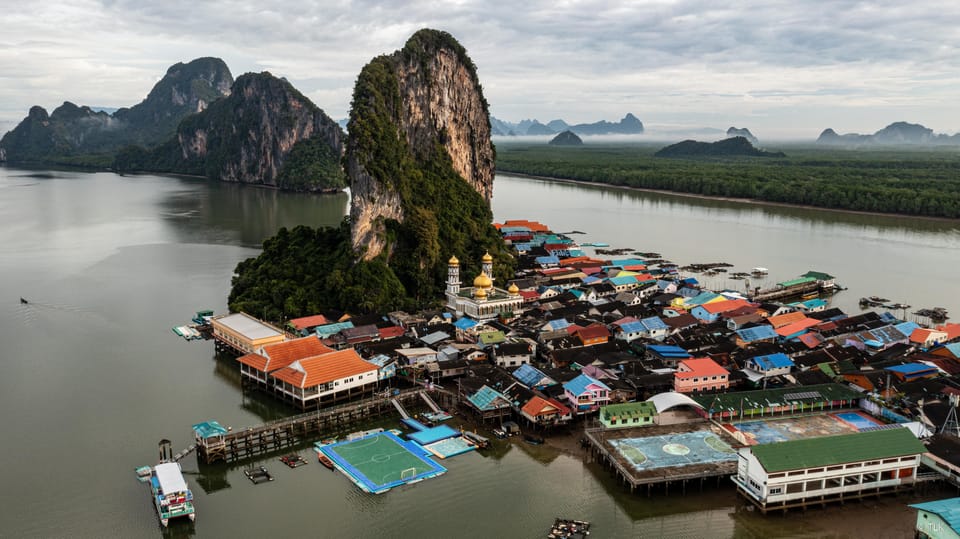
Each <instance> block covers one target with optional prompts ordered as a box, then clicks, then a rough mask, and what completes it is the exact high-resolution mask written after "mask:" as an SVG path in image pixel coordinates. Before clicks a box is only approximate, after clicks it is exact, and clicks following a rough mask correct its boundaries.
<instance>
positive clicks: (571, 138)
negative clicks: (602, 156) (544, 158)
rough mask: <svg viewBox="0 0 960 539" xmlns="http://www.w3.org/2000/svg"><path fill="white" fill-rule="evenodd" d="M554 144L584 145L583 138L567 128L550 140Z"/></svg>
mask: <svg viewBox="0 0 960 539" xmlns="http://www.w3.org/2000/svg"><path fill="white" fill-rule="evenodd" d="M550 145H552V146H583V139H581V138H580V137H578V136H577V134H576V133H574V132H573V131H570V130H567V131H564V132H563V133H560V134H559V135H557V136H555V137H553V140H551V141H550Z"/></svg>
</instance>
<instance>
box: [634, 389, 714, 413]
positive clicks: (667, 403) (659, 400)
mask: <svg viewBox="0 0 960 539" xmlns="http://www.w3.org/2000/svg"><path fill="white" fill-rule="evenodd" d="M647 402H652V403H653V405H654V406H656V407H657V413H658V414H662V413H663V412H666V411H667V410H669V409H671V408H676V407H677V406H694V407H696V408H700V409H701V410H702V409H703V406H701V405H700V403H699V402H697V401H695V400H693V399H691V398H690V397H688V396H686V395H684V394H683V393H677V392H676V391H667V392H666V393H660V394H658V395H654V396H652V397H650V398H649V399H647Z"/></svg>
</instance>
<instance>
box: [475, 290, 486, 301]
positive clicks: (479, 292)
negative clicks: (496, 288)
mask: <svg viewBox="0 0 960 539" xmlns="http://www.w3.org/2000/svg"><path fill="white" fill-rule="evenodd" d="M473 297H475V298H477V299H486V297H487V291H486V290H484V289H482V288H477V290H476V292H474V293H473Z"/></svg>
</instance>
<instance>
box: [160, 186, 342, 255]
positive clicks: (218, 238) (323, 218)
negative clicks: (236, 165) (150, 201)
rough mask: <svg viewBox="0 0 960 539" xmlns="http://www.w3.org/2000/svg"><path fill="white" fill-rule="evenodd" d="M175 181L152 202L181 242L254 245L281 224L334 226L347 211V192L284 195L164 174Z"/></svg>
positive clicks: (259, 242)
mask: <svg viewBox="0 0 960 539" xmlns="http://www.w3.org/2000/svg"><path fill="white" fill-rule="evenodd" d="M169 180H170V181H171V182H177V183H176V185H177V188H176V189H173V190H171V191H170V192H169V193H167V194H166V196H165V197H164V198H163V199H161V200H160V201H159V202H158V203H157V204H158V206H159V209H160V215H161V216H162V217H163V218H164V220H165V221H166V222H167V223H168V224H169V227H170V229H171V231H172V232H173V233H174V234H176V236H177V238H178V239H179V240H180V241H181V242H184V243H228V244H232V245H241V246H245V247H259V246H260V245H261V244H262V243H263V240H265V239H267V238H269V237H270V236H272V235H273V234H275V233H276V231H277V230H278V229H280V227H287V228H293V227H295V226H297V225H307V226H312V227H321V226H337V225H339V224H340V221H342V220H343V216H344V215H346V212H347V202H348V200H349V197H348V195H347V194H346V193H343V192H341V193H336V194H306V193H287V192H282V191H277V190H273V189H265V188H258V187H253V186H248V185H238V184H232V183H226V182H214V181H207V180H197V179H190V178H179V177H173V178H169Z"/></svg>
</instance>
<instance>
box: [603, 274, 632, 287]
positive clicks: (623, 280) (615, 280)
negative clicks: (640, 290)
mask: <svg viewBox="0 0 960 539" xmlns="http://www.w3.org/2000/svg"><path fill="white" fill-rule="evenodd" d="M607 281H609V282H610V284H612V285H614V286H619V285H625V284H637V280H636V279H634V278H633V276H632V275H628V276H626V277H610V278H609V279H607Z"/></svg>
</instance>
